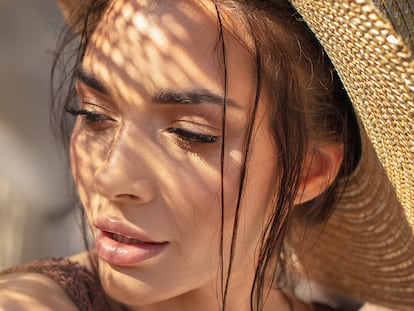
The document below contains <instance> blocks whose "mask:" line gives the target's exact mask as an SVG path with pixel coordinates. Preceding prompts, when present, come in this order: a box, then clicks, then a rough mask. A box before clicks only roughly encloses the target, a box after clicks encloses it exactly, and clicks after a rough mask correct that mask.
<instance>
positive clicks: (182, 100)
mask: <svg viewBox="0 0 414 311" xmlns="http://www.w3.org/2000/svg"><path fill="white" fill-rule="evenodd" d="M74 76H75V78H76V79H78V80H79V81H81V82H82V83H84V84H85V85H87V86H88V87H90V88H92V89H94V90H95V91H97V92H99V93H102V94H104V95H110V93H111V92H110V88H109V87H108V86H107V85H106V84H105V82H104V81H102V80H100V79H99V78H98V77H96V76H95V75H93V74H91V73H89V72H87V71H85V70H84V69H82V68H81V67H79V68H77V69H76V71H75V74H74ZM151 99H152V102H154V103H155V104H170V105H174V104H175V105H180V104H188V105H199V104H215V105H221V106H222V105H224V104H226V105H229V106H239V104H237V102H236V101H234V100H233V99H231V98H228V97H225V96H222V95H219V94H216V93H214V92H212V91H210V90H208V89H203V88H198V89H190V90H171V89H161V90H159V91H157V92H156V93H155V94H154V95H153V96H152V98H151Z"/></svg>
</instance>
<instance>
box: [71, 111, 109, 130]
mask: <svg viewBox="0 0 414 311" xmlns="http://www.w3.org/2000/svg"><path fill="white" fill-rule="evenodd" d="M65 110H66V112H68V113H70V114H72V115H74V116H83V117H84V119H85V121H86V123H87V124H88V125H90V126H92V125H93V129H94V130H104V129H106V128H108V124H106V122H107V121H115V120H114V119H112V118H111V117H108V116H106V115H104V114H101V113H98V112H94V111H90V110H86V109H73V108H65Z"/></svg>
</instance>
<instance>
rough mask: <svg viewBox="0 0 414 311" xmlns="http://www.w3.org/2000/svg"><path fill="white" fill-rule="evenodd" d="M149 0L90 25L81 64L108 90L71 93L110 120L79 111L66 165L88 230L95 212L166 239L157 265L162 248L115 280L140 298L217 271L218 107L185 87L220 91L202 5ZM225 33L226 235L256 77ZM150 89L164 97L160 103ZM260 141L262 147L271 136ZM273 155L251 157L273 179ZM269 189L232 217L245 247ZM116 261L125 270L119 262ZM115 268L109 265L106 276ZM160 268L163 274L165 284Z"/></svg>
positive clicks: (209, 12)
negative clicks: (237, 218)
mask: <svg viewBox="0 0 414 311" xmlns="http://www.w3.org/2000/svg"><path fill="white" fill-rule="evenodd" d="M151 3H154V4H151V5H150V4H148V3H146V2H144V1H127V0H125V1H115V2H114V3H113V5H112V6H110V8H109V9H108V11H107V12H106V14H105V15H104V16H103V19H102V20H101V22H100V23H99V24H98V26H97V28H96V31H95V33H94V34H93V35H92V37H91V40H90V43H89V46H88V48H87V51H86V54H85V57H84V60H83V64H82V71H83V72H86V73H87V74H88V75H90V76H93V77H95V78H97V79H98V80H99V81H100V83H101V84H103V85H104V86H105V90H106V92H96V90H93V89H91V88H90V87H89V86H86V87H85V86H80V87H79V88H78V90H79V89H81V90H84V91H80V92H79V95H80V99H81V101H82V102H83V104H82V109H88V110H93V111H94V112H96V113H99V114H101V115H104V116H106V117H108V118H107V119H106V120H105V121H104V122H103V126H102V127H99V126H100V125H97V123H96V122H95V123H94V122H93V121H88V120H85V118H82V117H80V118H79V119H78V121H77V124H76V126H75V129H74V132H73V135H72V142H71V161H72V169H73V175H74V179H75V183H76V185H77V188H78V191H79V195H80V198H81V201H82V203H83V205H84V208H85V210H86V213H87V215H88V217H89V222H90V223H91V225H92V229H93V230H96V229H94V227H93V225H94V224H95V223H96V222H99V221H100V220H102V219H116V220H117V221H120V222H122V223H124V224H128V225H129V226H132V227H133V228H134V230H136V231H139V232H141V233H143V234H145V236H147V237H149V238H150V239H152V240H154V241H168V243H169V245H170V246H169V250H168V254H170V255H171V256H170V255H168V256H170V257H168V256H167V255H166V256H167V257H168V258H169V259H168V262H167V260H166V262H165V264H164V263H163V259H162V258H164V257H162V258H160V259H159V262H158V263H157V265H156V271H154V270H152V269H151V268H148V269H136V270H134V271H133V272H131V275H132V276H133V277H132V278H133V281H131V279H130V278H129V279H125V280H126V281H125V283H124V284H126V285H125V287H124V288H126V287H128V288H129V287H131V286H132V285H131V284H133V285H134V290H137V288H138V287H139V286H141V285H142V284H146V286H145V287H143V288H144V289H142V291H143V292H141V293H142V295H140V297H141V298H142V297H148V299H150V298H151V297H153V295H152V294H151V292H149V291H150V289H151V288H153V289H154V290H155V289H156V290H157V292H165V293H168V292H170V291H171V290H172V289H171V288H173V289H174V291H177V290H178V289H179V288H181V287H182V286H184V285H183V284H185V286H189V287H191V286H195V285H194V283H195V282H196V283H200V282H203V281H205V279H207V278H208V279H214V280H216V277H217V269H218V265H219V241H220V235H221V232H220V219H221V201H220V195H221V141H222V137H221V135H222V117H223V105H222V103H217V102H215V103H205V102H203V101H200V102H198V101H197V102H196V101H194V99H193V98H194V96H193V97H192V96H187V95H185V94H188V92H190V93H191V92H193V93H194V91H196V92H195V93H196V94H199V93H200V92H205V90H208V91H209V92H210V93H209V94H211V93H212V94H217V96H221V97H223V96H224V81H223V66H222V62H221V61H222V60H221V59H220V58H219V57H218V53H217V42H218V38H219V32H218V26H217V16H216V12H215V8H214V6H213V5H212V3H211V2H207V1H206V2H199V1H194V2H193V1H165V2H163V1H161V2H158V1H157V2H151ZM225 37H226V39H225V42H226V46H227V53H228V59H229V61H228V64H227V69H228V81H229V90H228V97H229V98H231V102H232V105H229V106H228V108H227V112H226V136H225V152H224V173H223V178H224V179H223V181H224V188H223V189H224V199H225V200H224V206H225V209H224V230H223V236H224V240H225V243H226V245H229V242H230V238H231V232H232V225H233V220H234V210H235V205H236V202H237V195H238V191H239V184H240V170H241V163H242V161H243V157H242V154H243V146H244V143H245V136H246V129H247V122H248V120H249V116H250V113H251V109H252V103H253V101H254V98H255V90H256V87H255V83H254V80H255V79H254V78H253V72H254V69H253V67H254V66H253V64H252V63H253V62H252V59H251V57H250V55H249V54H248V53H247V51H245V50H244V49H243V48H241V45H240V44H239V43H238V42H237V41H236V40H235V39H234V38H231V37H230V36H229V35H227V34H225ZM200 90H201V91H200ZM197 92H198V93H197ZM102 93H105V94H102ZM193 93H191V94H193ZM159 94H164V95H165V94H169V95H168V96H167V97H162V96H157V95H159ZM177 94H179V95H177ZM183 94H184V95H183ZM203 94H204V93H203ZM186 96H187V97H186ZM160 97H162V98H169V99H168V100H164V101H163V102H161V103H160V102H159V101H158V102H157V98H158V99H159V98H160ZM177 98H179V99H178V100H177ZM192 101H193V102H192ZM177 129H178V130H177ZM189 132H190V133H192V134H189ZM194 133H195V134H194ZM200 134H201V135H200ZM268 136H270V134H269V135H268ZM206 141H207V142H206ZM263 145H266V148H267V150H266V151H267V152H270V153H272V151H273V148H269V143H266V144H265V143H263ZM273 156H274V154H273V153H272V154H271V156H268V155H265V156H264V157H262V158H260V157H258V159H257V163H258V164H257V166H260V170H259V171H260V173H257V176H259V177H260V178H261V176H262V173H263V172H264V171H265V172H266V174H267V175H269V176H267V175H266V176H267V177H266V178H267V179H266V180H270V179H271V177H270V176H273V169H274V165H273V164H272V165H271V166H266V165H267V164H266V163H267V162H266V161H269V162H271V163H273V162H274V161H273V162H272V157H273ZM269 167H271V169H270V170H269ZM252 176H255V174H254V173H252ZM259 177H258V178H257V179H259ZM253 180H255V181H256V179H254V178H253ZM268 187H269V184H266V187H262V186H258V187H255V188H254V191H253V190H252V191H250V192H247V193H251V194H252V198H251V199H250V202H251V204H252V207H254V208H252V209H251V210H250V212H246V214H245V216H243V217H245V218H242V223H243V230H245V232H246V233H245V236H246V237H248V239H247V238H246V245H248V247H249V248H248V249H247V250H248V251H251V254H253V251H254V249H255V247H256V244H255V243H254V241H255V239H256V238H257V237H258V236H259V233H260V232H261V226H260V224H261V223H262V222H263V219H262V217H263V211H262V209H264V205H265V204H264V200H265V199H263V198H265V197H266V192H267V190H268ZM257 206H259V208H258V207H257ZM243 230H241V231H243ZM240 240H241V241H243V239H240ZM244 251H246V249H243V252H244ZM167 257H166V258H167ZM252 258H253V256H252ZM178 259H180V260H178ZM244 262H246V261H244ZM149 267H151V266H150V265H149ZM117 269H118V270H119V271H120V272H121V274H123V275H124V274H126V272H125V271H126V270H122V267H121V268H120V267H117ZM118 270H117V271H118ZM117 275H118V274H116V273H114V274H111V278H116V276H117ZM157 276H159V277H157ZM166 278H167V279H168V280H172V281H171V282H166V281H165V279H166ZM104 279H105V277H104ZM137 280H140V282H141V283H139V282H138V281H137ZM122 282H123V281H122V280H121V281H120V280H118V282H117V284H118V285H119V284H123V283H122ZM131 282H132V283H131ZM134 282H135V283H134ZM176 282H178V283H179V284H178V283H177V284H176ZM104 283H105V281H104ZM107 283H108V284H109V281H108V282H107ZM214 284H216V281H214ZM168 286H171V288H167V287H168ZM120 287H122V286H121V285H120ZM131 288H132V287H131ZM149 288H150V289H149ZM113 290H114V291H115V290H116V289H113ZM146 291H148V292H146ZM126 292H127V291H126V290H125V293H126ZM118 294H119V295H123V294H122V293H120V292H118ZM118 294H117V295H118ZM114 295H115V296H116V294H114ZM125 295H127V294H125ZM130 297H132V296H129V298H130ZM118 298H119V297H118ZM129 298H125V301H126V300H127V299H129ZM133 298H135V296H134V297H133ZM120 300H122V299H121V298H120ZM141 303H142V304H145V303H146V302H145V300H141Z"/></svg>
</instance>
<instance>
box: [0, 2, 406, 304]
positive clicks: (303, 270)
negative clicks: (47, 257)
mask: <svg viewBox="0 0 414 311" xmlns="http://www.w3.org/2000/svg"><path fill="white" fill-rule="evenodd" d="M355 3H356V4H355V5H357V3H359V4H358V5H359V6H360V8H363V9H365V12H364V13H366V14H367V16H370V15H369V14H368V12H367V10H368V9H369V8H371V7H366V6H364V5H363V4H361V1H359V2H358V1H356V2H355ZM305 7H306V6H305ZM63 8H64V9H65V10H66V11H65V12H66V14H67V15H66V16H67V18H68V21H69V23H70V25H71V27H72V29H73V30H74V31H75V33H77V35H78V36H79V37H80V46H79V48H78V49H77V55H76V61H75V67H74V68H75V69H74V71H73V76H71V77H70V81H71V85H70V86H69V88H70V89H69V94H68V95H67V97H66V99H65V101H64V111H65V112H66V113H68V114H71V115H74V116H76V117H77V118H76V123H75V125H74V128H73V130H72V132H71V141H70V159H71V166H72V172H73V177H74V182H75V185H76V189H77V192H78V194H79V199H80V202H81V204H82V207H83V210H84V213H85V216H86V219H87V221H88V224H89V227H90V229H91V233H92V236H93V240H94V247H93V250H92V251H91V252H89V253H84V254H79V255H77V256H74V257H72V258H71V259H70V261H68V260H61V261H47V262H45V261H43V262H37V263H34V264H33V263H32V264H29V266H25V267H19V268H16V269H13V270H10V271H8V272H7V274H5V275H4V276H3V277H2V283H1V284H2V285H1V286H2V287H1V288H0V289H1V290H0V297H1V298H2V300H1V301H5V302H2V304H3V305H4V306H5V307H10V306H15V305H16V304H17V303H19V304H20V305H19V307H21V306H24V307H27V306H29V305H30V307H32V304H31V303H32V302H33V301H35V302H37V303H38V304H39V305H40V306H42V308H44V309H47V308H49V309H53V310H55V309H57V308H58V307H59V308H64V309H65V310H66V309H68V310H72V309H76V308H78V309H81V310H84V309H87V308H89V309H91V310H99V309H110V310H122V309H128V310H323V308H329V307H328V306H321V305H318V304H315V303H311V302H304V301H303V300H301V298H300V297H298V296H297V294H296V293H295V292H294V286H295V284H296V283H295V282H294V281H295V276H296V277H298V276H300V275H301V276H302V277H306V275H307V274H309V275H310V277H311V278H314V279H316V280H318V281H321V282H323V283H324V284H327V285H329V286H331V284H332V283H329V281H328V280H327V277H326V275H324V274H323V272H324V271H329V269H328V268H325V267H323V266H320V265H319V266H318V265H317V263H318V261H319V260H321V259H320V258H319V257H317V256H316V255H315V254H314V253H312V251H313V250H314V249H315V250H316V251H318V250H320V249H321V242H319V241H322V244H323V242H324V238H325V237H326V235H324V234H322V233H321V232H322V231H323V230H325V231H326V232H328V233H329V230H330V228H331V227H332V226H329V225H327V224H326V222H327V220H328V217H329V216H330V215H331V214H332V213H333V212H334V208H335V207H336V206H337V205H338V206H346V204H345V203H346V198H347V195H348V196H349V195H350V193H352V191H353V193H355V189H354V188H352V187H353V186H355V185H356V184H358V183H357V182H356V181H355V178H354V177H353V175H352V174H354V172H360V171H361V168H360V167H361V166H362V164H361V163H365V164H364V165H365V166H363V167H367V166H366V164H367V163H371V162H370V161H371V160H372V159H373V157H372V154H371V155H369V153H370V152H371V153H372V150H371V149H370V148H371V147H370V145H369V144H368V143H367V141H366V140H367V138H366V136H365V134H364V133H363V129H361V134H360V131H359V128H358V125H357V122H358V121H357V120H356V117H355V115H354V113H353V110H352V106H351V104H350V103H349V100H348V97H347V94H346V93H345V91H344V90H343V87H342V86H341V83H340V82H339V79H338V77H337V76H336V73H335V70H334V69H333V67H332V65H331V64H330V61H329V60H328V58H327V57H326V56H325V54H324V52H323V49H322V48H321V47H320V46H319V44H318V41H317V40H316V39H315V38H314V37H313V35H312V33H311V32H310V31H309V30H308V28H307V26H306V24H304V23H303V22H302V21H301V19H300V17H299V15H298V14H297V13H296V12H295V11H294V9H293V8H292V7H291V5H290V4H289V3H287V2H286V1H208V0H202V1H182V0H179V1H144V0H119V1H112V2H109V1H91V2H89V1H82V2H80V3H79V4H77V5H74V4H73V3H63ZM298 8H300V5H298ZM358 8H359V7H358ZM355 11H357V9H355ZM374 12H375V11H374ZM303 14H304V16H306V10H304V13H303ZM361 16H364V15H361ZM309 20H310V21H311V19H309ZM311 22H312V21H311ZM311 22H310V24H311ZM66 39H67V37H66ZM66 39H65V40H64V42H63V43H64V44H66V43H67V40H66ZM327 46H328V47H329V44H328V45H327ZM400 52H401V53H402V52H405V51H400ZM61 53H62V54H61V55H63V52H62V51H61ZM406 67H408V66H406ZM56 68H57V67H56ZM408 79H409V78H407V81H408ZM74 90H76V93H77V95H78V98H79V103H76V102H74V101H72V97H73V96H72V95H73V91H74ZM350 94H351V96H354V95H355V93H352V92H350ZM411 99H412V97H411ZM356 102H358V101H356ZM407 105H411V106H408V107H409V108H410V107H412V101H411V102H410V101H408V104H407ZM55 108H57V107H55ZM61 111H63V110H61ZM406 133H408V142H410V141H411V142H412V137H411V136H410V135H411V134H412V133H410V132H406ZM367 154H368V155H367ZM367 157H369V160H367ZM374 157H375V156H374ZM409 157H410V158H409V160H410V159H411V160H412V154H411V155H409ZM408 163H411V164H409V165H411V167H408V168H409V169H411V172H412V162H410V161H409V162H408ZM371 164H372V163H371ZM401 165H402V166H404V165H405V162H404V161H402V164H401ZM381 172H382V171H381ZM372 174H373V176H375V177H376V176H377V175H375V174H374V171H372ZM378 174H380V173H378ZM358 178H359V179H358V181H359V182H361V179H360V177H358ZM365 179H366V178H365ZM381 179H383V178H381ZM391 180H392V178H391ZM409 182H411V184H412V178H411V181H410V179H409ZM394 186H395V185H394ZM358 187H359V188H358V189H362V188H363V187H364V185H361V183H359V184H358ZM395 187H396V188H397V190H399V188H398V187H397V186H395ZM387 189H388V190H387V191H388V192H390V193H391V194H390V196H389V197H391V198H394V197H395V195H394V192H393V191H392V187H391V185H390V184H389V183H388V185H387ZM364 193H365V194H366V192H364ZM400 193H402V192H401V191H400ZM400 193H398V194H400ZM376 194H378V193H376ZM343 198H345V199H343ZM352 198H353V199H355V198H356V196H352ZM365 198H366V197H365ZM387 198H388V196H387ZM400 199H401V198H400ZM344 200H345V201H344ZM344 202H345V203H344ZM403 203H407V202H405V201H403ZM341 204H342V205H341ZM348 204H349V203H348ZM365 205H369V204H365ZM394 205H395V206H397V205H398V204H394ZM352 206H357V207H358V208H360V206H359V202H357V203H355V202H354V203H353V205H352ZM406 206H408V207H407V211H408V210H409V207H410V206H412V205H406ZM363 212H364V211H363ZM334 213H336V211H335V212H334ZM338 213H340V212H338ZM360 213H361V211H360ZM401 213H403V212H402V208H401V211H400V214H401ZM353 215H354V217H355V218H354V219H353V222H358V221H360V220H361V219H362V218H360V219H358V218H357V214H353ZM333 220H335V217H333ZM381 220H382V219H381ZM342 221H343V222H345V223H346V222H348V221H349V222H352V215H351V216H350V217H348V218H347V219H342ZM325 226H326V229H324V227H325ZM407 227H409V225H408V224H407V225H406V228H407ZM325 231H323V232H325ZM378 231H380V232H382V231H381V230H380V228H378V230H377V232H378ZM320 234H321V237H319V235H320ZM375 234H376V233H375V232H374V233H372V234H371V237H374V238H375V237H376V235H375ZM352 235H353V236H356V234H354V233H353V234H352ZM345 236H346V234H345ZM406 236H408V237H409V239H410V240H409V241H404V242H406V244H407V245H409V247H408V248H409V250H408V251H405V252H404V253H403V255H402V256H405V255H406V254H412V253H413V246H412V245H413V241H412V240H413V238H412V234H411V236H410V235H406ZM363 237H364V233H361V234H360V236H358V237H356V239H360V241H361V240H362V238H363ZM325 241H326V240H325ZM384 242H385V241H384ZM311 244H315V247H314V248H313V247H312V250H310V247H311ZM337 244H338V245H341V241H337ZM366 247H367V249H369V248H370V245H366ZM331 249H335V246H333V247H332V248H331ZM382 249H383V248H382ZM400 249H402V247H401V248H399V249H398V250H400ZM311 254H312V256H311ZM323 254H324V256H325V257H326V260H327V262H329V261H331V260H335V259H336V258H337V254H335V253H332V254H330V253H328V252H326V253H323ZM352 255H354V254H352ZM357 255H358V254H356V255H354V256H355V257H357V258H360V257H358V256H357ZM350 257H351V258H352V256H350ZM343 258H347V257H343ZM347 259H348V258H347ZM350 260H351V261H350V262H352V259H350ZM385 261H386V260H384V262H385ZM405 263H406V265H408V263H409V261H408V260H407V261H405ZM315 265H316V266H315ZM368 265H369V264H368ZM331 266H332V265H331ZM340 266H341V265H340V264H337V265H336V267H337V268H338V269H337V270H340V269H339V268H340ZM343 266H346V263H344V264H343ZM84 267H86V270H85V268H84ZM315 267H316V271H315ZM411 267H412V265H411ZM384 268H386V267H384ZM324 269H325V270H324ZM389 269H390V268H389ZM385 270H386V269H385ZM22 271H23V272H25V273H17V272H22ZM349 271H353V270H349ZM374 271H376V270H375V269H372V271H368V270H367V272H368V275H375V272H374ZM405 271H407V270H405ZM411 271H412V270H411ZM12 272H15V273H12ZM31 272H40V273H41V274H39V273H34V274H33V273H31ZM341 272H342V271H341ZM370 272H371V274H370ZM350 274H351V276H352V273H350ZM393 275H394V274H393ZM51 278H52V279H53V280H55V281H57V283H56V282H54V281H53V280H52V279H51ZM62 278H63V279H64V281H62ZM344 280H345V281H344V282H342V280H340V279H337V280H336V283H337V284H334V285H333V286H332V289H334V290H335V289H338V290H340V291H341V292H342V293H344V294H348V295H350V296H352V297H353V298H354V299H358V300H360V299H362V300H364V301H365V300H368V301H371V299H372V301H374V302H378V303H380V304H385V305H387V306H389V307H395V308H397V307H398V308H406V309H407V310H408V308H410V307H412V306H413V304H412V303H413V302H412V299H411V298H409V297H408V298H407V299H405V301H404V299H402V300H397V301H396V300H395V297H396V296H398V295H399V294H400V293H401V290H399V288H398V286H397V288H393V289H392V290H390V293H391V294H389V296H388V297H385V298H384V299H383V300H381V299H380V298H378V297H377V296H376V294H372V290H371V291H369V290H366V289H365V291H364V289H363V288H364V287H365V284H364V283H363V281H365V278H364V276H357V278H356V280H355V279H351V281H352V282H353V283H352V284H351V285H349V284H348V288H347V287H346V283H347V282H346V276H344ZM358 281H360V283H362V285H361V284H359V285H360V287H361V288H358V291H356V290H355V287H354V285H355V284H356V283H358ZM407 282H409V283H407V284H408V285H409V286H411V287H409V286H408V290H407V288H405V289H404V290H405V291H406V292H410V288H411V290H412V288H413V286H412V285H413V284H412V278H411V279H410V278H408V281H407ZM391 283H392V282H389V284H391ZM74 284H75V286H74ZM344 284H345V285H344ZM335 285H337V286H335ZM77 286H80V289H79V288H76V287H77ZM100 286H102V289H101V288H100ZM17 287H19V290H18V291H17V292H16V291H15V290H14V289H15V288H17ZM62 289H63V290H62ZM85 292H90V293H92V294H89V295H88V294H87V295H82V293H83V294H84V293H85ZM51 293H52V294H53V295H51ZM1 295H2V296H1ZM380 296H381V295H380ZM51 297H53V298H51ZM403 298H404V297H403ZM39 308H40V307H39Z"/></svg>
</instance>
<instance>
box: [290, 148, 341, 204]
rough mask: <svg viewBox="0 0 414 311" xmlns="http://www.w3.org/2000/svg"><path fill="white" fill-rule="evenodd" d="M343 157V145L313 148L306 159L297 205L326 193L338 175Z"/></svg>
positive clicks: (296, 200)
mask: <svg viewBox="0 0 414 311" xmlns="http://www.w3.org/2000/svg"><path fill="white" fill-rule="evenodd" d="M343 157H344V146H343V144H339V143H331V144H328V145H323V146H314V147H312V148H311V151H310V152H309V153H308V154H307V155H306V158H305V164H304V167H303V171H302V175H301V178H300V186H299V191H298V194H297V196H296V199H295V204H302V203H305V202H307V201H310V200H312V199H314V198H316V197H317V196H318V195H320V194H321V193H322V192H324V191H325V190H326V189H327V188H328V187H329V186H330V185H331V184H332V182H333V181H334V180H335V178H336V176H337V175H338V172H339V169H340V168H341V164H342V160H343Z"/></svg>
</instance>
